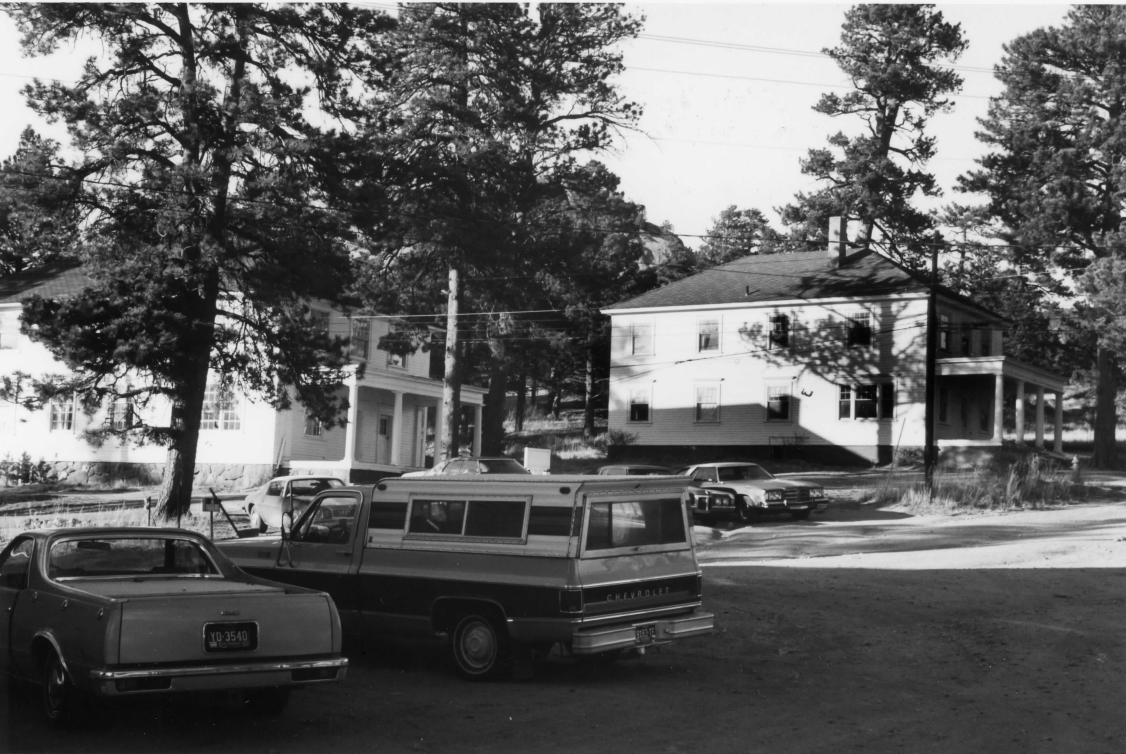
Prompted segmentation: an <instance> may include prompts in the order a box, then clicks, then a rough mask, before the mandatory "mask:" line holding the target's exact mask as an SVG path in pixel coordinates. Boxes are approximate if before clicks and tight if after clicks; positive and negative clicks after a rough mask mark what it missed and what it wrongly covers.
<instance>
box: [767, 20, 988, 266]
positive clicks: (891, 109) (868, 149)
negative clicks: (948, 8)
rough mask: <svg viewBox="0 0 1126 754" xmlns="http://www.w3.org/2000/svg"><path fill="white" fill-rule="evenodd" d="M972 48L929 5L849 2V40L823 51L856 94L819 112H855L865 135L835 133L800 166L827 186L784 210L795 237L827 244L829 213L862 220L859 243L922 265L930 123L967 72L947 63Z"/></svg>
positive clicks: (830, 98)
mask: <svg viewBox="0 0 1126 754" xmlns="http://www.w3.org/2000/svg"><path fill="white" fill-rule="evenodd" d="M965 48H966V42H965V41H964V40H963V39H962V30H961V27H960V26H959V25H958V24H950V23H947V22H946V21H945V20H944V19H943V16H942V13H941V12H937V11H935V10H934V9H933V6H931V5H857V6H854V7H852V8H850V9H849V11H848V12H847V13H846V14H845V22H844V26H843V28H842V32H841V44H840V45H839V46H837V47H834V48H832V49H828V50H825V51H824V52H825V54H827V55H829V56H830V57H832V58H833V60H835V61H836V62H837V65H838V66H840V68H841V70H842V71H843V72H844V73H845V75H847V76H848V78H849V80H850V81H851V83H852V86H853V87H854V88H855V91H851V92H849V93H848V94H846V95H844V96H843V97H842V96H840V95H837V94H824V95H822V96H821V100H820V101H819V102H818V103H817V105H816V106H815V107H814V108H813V109H814V110H816V111H817V112H820V113H824V114H825V115H828V116H830V117H834V118H836V117H842V116H844V117H853V116H855V117H857V118H859V119H860V120H861V121H862V122H863V124H864V133H863V134H862V135H860V136H855V137H849V136H846V135H845V134H844V133H843V132H840V133H837V134H835V135H834V136H832V137H830V138H829V145H830V147H832V148H831V149H811V150H810V151H809V156H808V157H807V158H806V159H804V160H802V162H801V168H802V173H804V174H805V175H810V176H813V177H814V178H816V179H817V180H818V181H820V182H822V183H823V184H824V188H822V189H819V190H818V191H815V192H813V193H811V194H806V193H799V194H798V195H797V196H796V203H794V204H791V205H788V206H786V207H784V208H782V221H783V223H784V224H785V225H787V226H791V227H792V228H793V233H794V235H795V236H797V237H798V238H800V239H815V240H817V241H818V243H824V242H825V241H826V233H827V229H828V225H829V218H830V217H834V216H840V217H848V218H853V219H858V220H859V221H860V238H859V243H861V244H865V245H867V244H876V245H880V246H882V247H883V248H884V250H885V251H886V252H887V253H888V254H889V255H891V256H892V257H895V258H899V259H902V260H904V261H906V262H908V263H911V264H917V263H918V260H916V259H915V258H914V255H913V251H912V249H911V245H912V242H913V241H918V240H920V239H922V238H924V237H926V236H928V235H929V234H930V232H931V231H932V229H933V226H934V223H933V220H932V218H931V217H930V215H928V214H927V213H926V212H923V211H921V210H919V209H917V208H915V207H913V206H912V201H913V200H914V199H915V197H916V195H920V194H921V195H923V196H939V195H940V193H941V191H940V189H939V187H938V186H937V184H936V183H935V179H934V176H933V175H932V174H930V173H928V172H926V170H925V168H926V164H927V162H928V161H929V160H930V159H931V158H932V157H933V156H934V155H935V139H934V138H933V137H929V136H927V135H926V126H927V122H928V120H929V119H930V118H931V116H933V115H934V114H935V113H939V112H946V111H948V110H949V109H950V106H951V105H950V101H949V100H948V99H946V96H947V95H949V94H952V93H955V92H957V91H958V90H959V89H960V88H961V85H962V79H961V77H959V76H958V75H957V74H956V73H955V72H954V71H953V70H951V69H950V67H949V66H948V63H950V62H953V61H955V60H957V59H958V57H959V56H960V55H961V53H962V52H963V51H964V50H965ZM834 150H837V152H839V156H838V154H837V153H835V152H834ZM877 232H878V233H877Z"/></svg>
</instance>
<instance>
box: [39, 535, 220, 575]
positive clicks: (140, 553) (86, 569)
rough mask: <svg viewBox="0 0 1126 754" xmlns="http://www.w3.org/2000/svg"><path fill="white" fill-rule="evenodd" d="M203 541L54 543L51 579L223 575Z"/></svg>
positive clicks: (124, 539)
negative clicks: (200, 542) (201, 542)
mask: <svg viewBox="0 0 1126 754" xmlns="http://www.w3.org/2000/svg"><path fill="white" fill-rule="evenodd" d="M220 575H221V574H220V572H219V569H218V567H216V565H215V562H214V561H213V560H212V559H211V557H210V555H208V554H207V552H205V551H204V549H203V548H202V547H201V546H200V545H199V543H197V542H194V541H192V540H190V539H183V538H178V537H151V538H148V537H97V538H87V539H66V540H62V541H60V542H56V543H55V544H54V545H52V546H51V555H50V558H49V560H48V566H47V576H48V578H51V579H68V578H99V577H129V578H135V577H138V576H194V577H199V576H220Z"/></svg>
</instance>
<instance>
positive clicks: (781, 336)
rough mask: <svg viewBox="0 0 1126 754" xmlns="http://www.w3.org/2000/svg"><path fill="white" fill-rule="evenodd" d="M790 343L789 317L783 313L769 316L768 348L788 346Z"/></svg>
mask: <svg viewBox="0 0 1126 754" xmlns="http://www.w3.org/2000/svg"><path fill="white" fill-rule="evenodd" d="M789 345H790V318H789V317H788V316H786V315H785V314H774V315H771V317H770V343H769V347H770V348H788V347H789Z"/></svg>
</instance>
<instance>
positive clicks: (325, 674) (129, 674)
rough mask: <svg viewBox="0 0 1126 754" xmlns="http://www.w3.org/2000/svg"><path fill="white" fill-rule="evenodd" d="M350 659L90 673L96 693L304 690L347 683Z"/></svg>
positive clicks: (131, 669) (110, 694)
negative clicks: (306, 686)
mask: <svg viewBox="0 0 1126 754" xmlns="http://www.w3.org/2000/svg"><path fill="white" fill-rule="evenodd" d="M347 669H348V658H346V657H334V658H330V659H320V660H292V661H278V662H270V661H265V662H248V663H231V664H225V663H224V664H213V665H182V666H163V667H158V668H141V669H137V668H130V669H122V670H109V669H103V670H91V671H90V680H91V682H92V684H93V686H94V690H95V692H96V693H99V694H102V695H105V696H116V695H120V694H135V693H153V692H171V691H215V690H230V689H250V688H260V687H266V686H304V685H305V684H309V683H336V682H340V681H343V680H344V675H345V673H346V672H347Z"/></svg>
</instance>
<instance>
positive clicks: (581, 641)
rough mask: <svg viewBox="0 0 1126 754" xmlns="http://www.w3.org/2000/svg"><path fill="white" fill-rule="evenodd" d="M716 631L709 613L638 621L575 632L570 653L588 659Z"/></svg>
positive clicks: (712, 617)
mask: <svg viewBox="0 0 1126 754" xmlns="http://www.w3.org/2000/svg"><path fill="white" fill-rule="evenodd" d="M714 629H715V616H714V615H712V614H711V613H689V614H688V615H682V616H678V617H675V618H659V619H657V620H639V621H634V622H631V623H625V624H618V625H612V626H603V627H600V628H590V629H586V630H584V631H576V632H575V633H574V634H572V636H571V652H572V653H574V654H577V655H591V654H598V653H599V652H610V651H613V650H615V649H637V648H642V647H651V646H656V645H659V644H668V643H669V642H671V641H673V640H675V639H685V638H688V637H690V636H701V635H703V634H710V633H712V631H713V630H714Z"/></svg>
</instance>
